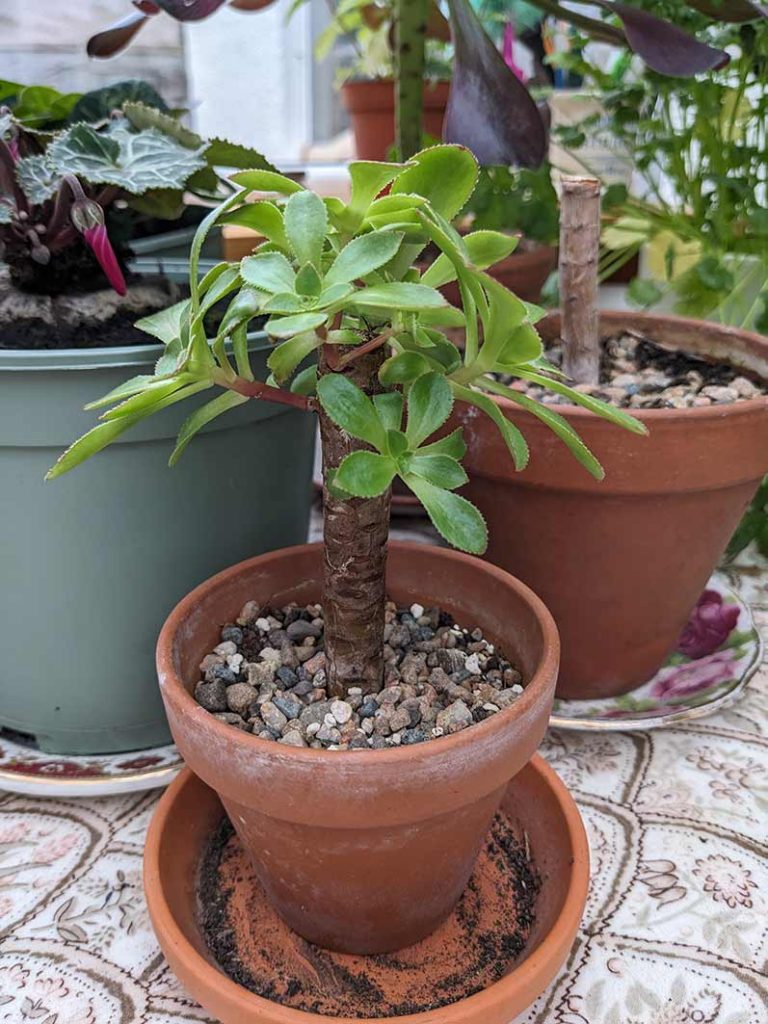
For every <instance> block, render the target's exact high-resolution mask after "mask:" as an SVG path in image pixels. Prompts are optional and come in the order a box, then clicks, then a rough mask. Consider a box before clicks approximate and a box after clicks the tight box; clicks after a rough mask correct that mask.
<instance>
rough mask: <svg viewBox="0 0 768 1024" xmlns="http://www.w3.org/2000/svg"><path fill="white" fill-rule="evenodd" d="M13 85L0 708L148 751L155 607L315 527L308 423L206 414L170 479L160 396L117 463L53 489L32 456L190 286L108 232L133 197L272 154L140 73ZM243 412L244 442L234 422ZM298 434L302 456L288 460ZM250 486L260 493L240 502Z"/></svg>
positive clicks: (71, 742)
mask: <svg viewBox="0 0 768 1024" xmlns="http://www.w3.org/2000/svg"><path fill="white" fill-rule="evenodd" d="M15 95H18V96H19V97H20V102H18V103H14V110H13V111H12V110H9V109H7V108H6V109H4V110H3V113H2V116H0V238H1V239H2V243H3V258H4V261H5V265H4V267H3V268H2V269H1V270H0V280H1V281H2V285H0V386H1V387H2V409H3V421H2V427H1V428H0V437H2V445H1V446H0V461H1V462H2V471H3V475H4V479H5V480H6V481H8V486H6V487H5V488H4V489H3V499H2V510H3V516H4V520H5V522H6V524H7V529H6V530H5V531H4V539H3V541H2V551H0V559H2V563H3V567H4V572H5V579H6V581H7V586H6V591H5V593H6V596H7V602H6V605H5V606H4V609H3V622H2V643H3V649H4V651H5V659H6V661H5V664H6V669H5V672H4V674H3V683H2V700H0V724H2V725H3V726H5V727H9V728H11V729H13V730H14V731H15V732H19V733H23V734H25V735H27V736H31V737H33V738H34V739H35V740H36V741H37V743H38V744H39V746H40V747H41V748H42V749H43V750H46V751H50V752H55V753H103V752H108V751H117V750H139V749H144V748H146V747H149V746H152V745H156V744H158V743H163V742H167V741H168V738H169V734H168V729H167V723H166V720H165V716H164V714H163V709H162V706H161V703H160V701H159V699H158V697H157V694H156V690H155V687H154V686H153V684H152V646H153V639H154V625H155V623H156V621H157V618H158V616H162V615H163V614H164V613H165V612H166V611H167V609H168V608H169V607H170V606H171V605H172V604H173V602H174V601H175V600H176V599H177V598H178V597H179V595H180V594H181V593H182V592H183V591H184V589H185V588H187V587H188V586H190V585H192V584H193V583H195V582H197V581H199V580H200V579H202V578H204V577H205V576H206V575H207V574H208V573H210V572H211V571H212V570H213V569H214V568H216V567H218V566H219V565H220V564H221V563H222V560H227V559H231V558H233V557H235V558H236V557H238V556H239V555H244V554H247V553H251V552H253V551H254V550H256V549H266V548H268V547H272V546H275V544H284V543H286V542H292V541H299V540H302V539H303V538H304V537H305V536H306V528H307V522H308V515H309V503H310V479H311V447H312V432H311V428H310V427H309V426H307V425H306V424H305V421H304V420H302V419H301V417H297V416H296V415H295V414H291V410H287V409H286V410H283V415H277V416H276V415H274V412H275V411H276V410H264V409H263V408H258V407H256V406H254V407H252V408H249V409H247V410H242V411H241V412H240V414H239V418H237V417H236V418H235V419H234V421H233V422H232V423H231V424H230V425H229V429H226V430H211V431H209V433H208V434H207V435H206V437H205V438H204V442H203V446H202V447H201V448H200V450H199V452H198V453H197V454H196V456H195V461H196V463H197V466H196V469H194V470H193V469H192V468H191V467H190V469H189V470H187V469H185V470H184V471H183V472H182V474H181V475H178V476H177V477H176V478H175V479H173V480H169V479H168V477H167V475H166V474H165V473H164V472H162V471H161V472H158V470H159V469H160V470H162V463H163V459H162V455H161V453H160V448H161V445H158V444H157V441H158V440H160V439H162V438H164V437H168V436H170V434H172V433H174V432H175V431H176V430H177V429H178V426H179V424H180V423H181V422H182V420H183V413H181V412H180V410H175V409H168V411H167V412H166V413H165V414H164V416H163V417H161V418H160V419H158V420H157V421H156V423H155V424H154V425H153V427H152V429H145V430H144V431H143V432H141V433H139V434H138V435H137V436H136V437H135V438H134V439H133V440H132V442H131V443H129V444H125V445H120V446H119V447H118V450H117V452H116V461H115V462H113V463H111V464H109V465H107V464H105V463H103V464H102V465H98V464H94V465H93V466H90V467H88V470H87V475H86V477H85V478H84V479H83V481H82V483H81V486H80V487H78V488H70V487H66V486H65V487H64V488H62V490H61V491H60V492H59V493H58V494H51V493H50V490H49V489H46V488H44V487H42V484H41V475H40V474H41V465H42V464H45V463H48V462H49V461H50V452H51V449H52V448H53V449H55V448H56V447H57V446H59V445H60V444H61V441H62V439H63V438H66V437H67V436H70V435H71V433H72V431H73V430H76V429H77V424H78V423H79V422H82V420H81V416H82V414H80V413H77V412H76V411H75V410H76V408H77V407H78V406H82V405H83V404H84V402H86V401H87V400H88V398H89V396H90V395H92V394H93V388H94V385H97V384H101V385H103V386H107V387H109V386H114V385H115V384H116V383H117V382H118V381H119V380H120V379H122V377H123V375H124V373H125V368H126V367H134V368H135V370H136V372H142V373H148V374H150V375H151V373H152V372H153V369H154V367H155V364H156V363H157V360H158V359H159V358H160V357H161V355H162V349H161V348H160V346H159V342H160V341H162V338H163V337H167V331H168V330H169V329H171V328H170V324H171V323H172V322H173V316H172V315H170V319H169V321H168V322H167V323H166V324H165V326H163V325H162V324H161V325H159V326H155V327H154V328H152V331H154V332H156V333H151V331H150V333H147V331H145V330H142V327H143V326H144V324H143V323H142V321H141V320H140V321H139V326H138V328H137V327H135V326H134V321H135V320H136V319H137V318H140V317H143V316H145V315H147V314H149V315H151V314H154V313H156V312H157V311H158V310H159V309H164V308H166V307H168V305H169V304H173V303H174V302H176V301H179V300H181V301H183V296H184V292H183V289H182V287H181V286H180V284H179V283H178V282H174V281H170V280H169V279H168V278H167V277H165V276H163V275H160V274H158V273H154V274H150V275H148V276H145V277H141V276H139V275H137V274H135V273H134V272H132V271H131V270H130V264H128V263H127V262H126V249H125V247H124V245H120V244H118V243H116V245H115V246H113V245H112V241H111V236H110V233H109V232H110V230H112V229H113V227H114V228H117V227H119V226H120V225H121V224H122V225H124V224H125V222H126V219H127V218H126V215H127V214H128V212H129V211H128V207H133V206H134V205H135V206H138V207H139V208H140V209H142V210H144V211H146V210H155V211H157V210H166V211H169V210H171V209H173V210H180V209H181V208H182V207H183V203H182V197H183V192H184V190H185V189H188V188H195V189H196V190H197V191H198V192H199V194H201V195H202V196H204V197H205V198H207V199H208V201H209V202H210V201H211V200H212V199H215V198H216V197H219V198H220V197H221V196H222V195H226V194H227V192H228V191H231V187H230V186H227V185H226V184H225V183H224V182H223V180H222V179H220V178H219V176H218V174H217V173H216V172H215V169H214V165H215V164H216V163H218V162H219V160H221V159H225V160H226V161H227V162H228V163H230V164H231V163H236V162H237V161H238V159H239V160H242V159H243V156H244V155H246V154H247V160H248V162H249V163H255V164H257V165H258V164H259V163H261V164H262V165H263V166H268V165H267V164H266V163H265V162H264V161H263V160H262V159H261V158H260V157H259V155H258V154H257V153H254V152H253V151H246V150H243V149H240V148H238V147H228V146H227V144H224V143H221V142H212V143H208V142H205V141H203V140H202V139H199V138H198V137H197V136H195V135H194V134H193V133H191V132H189V131H188V130H187V129H185V128H184V127H183V126H182V125H181V124H180V123H179V121H178V120H177V119H176V118H174V117H173V116H171V115H170V114H169V113H167V112H165V111H163V110H161V109H160V108H159V107H157V106H150V105H148V104H147V103H146V102H143V101H144V100H151V99H152V97H151V96H149V95H148V94H147V92H146V91H145V90H144V87H143V86H139V85H138V84H137V83H122V84H121V85H120V87H117V88H114V89H111V90H110V89H106V90H99V91H98V92H97V93H95V94H89V95H86V96H82V97H71V96H70V97H63V98H62V97H61V96H60V94H56V93H55V90H44V89H42V90H41V89H40V88H36V89H32V90H27V89H25V90H22V91H21V92H19V93H17V94H15ZM46 104H47V105H48V106H46ZM54 107H55V109H54ZM49 115H50V116H49ZM72 117H74V118H79V117H83V118H86V120H76V121H75V123H69V121H70V119H71V118H72ZM33 120H35V121H36V124H37V125H38V126H37V127H33V125H32V121H33ZM107 225H109V229H108V227H107ZM154 269H155V270H156V269H157V268H156V267H155V268H154ZM109 285H111V286H112V287H111V288H109ZM224 295H226V281H221V282H220V284H219V297H221V296H224ZM215 298H216V293H212V294H211V295H209V301H210V304H211V305H212V304H213V302H214V300H215ZM157 334H159V335H160V337H157ZM252 345H253V347H254V349H255V350H256V351H257V352H261V353H262V354H261V355H255V358H256V359H261V360H263V359H264V358H266V351H265V339H264V338H263V336H261V337H259V336H255V337H254V338H253V339H252ZM192 391H194V389H190V391H189V392H188V393H192ZM183 397H184V395H179V396H176V397H175V400H180V399H181V398H183ZM167 404H171V403H167ZM257 424H258V429H256V426H257ZM246 428H247V440H245V441H244V442H243V443H244V445H245V448H244V447H243V445H241V444H240V443H239V441H238V443H237V444H235V439H238V438H240V436H241V434H242V432H243V430H246ZM289 437H290V438H291V439H292V442H293V444H294V452H295V455H294V458H293V459H292V460H290V461H285V460H283V459H282V457H281V456H280V455H279V452H280V448H281V446H282V445H283V444H284V443H285V442H286V441H287V439H288V438H289ZM243 457H245V458H248V459H250V460H251V461H253V462H254V463H259V464H261V465H262V466H263V467H264V470H265V473H267V474H268V475H269V477H270V481H271V482H270V492H269V494H266V493H265V489H264V487H263V485H262V484H261V483H260V482H259V481H257V480H255V479H254V480H252V481H251V482H247V483H244V482H238V481H237V472H236V467H237V465H238V460H239V459H241V458H243ZM118 464H121V466H122V469H120V471H118ZM201 481H202V482H203V484H202V485H201ZM139 482H140V484H141V490H140V491H138V490H137V487H138V485H139ZM242 504H245V505H247V506H249V507H250V508H252V509H253V513H252V515H251V516H249V517H248V518H247V519H246V518H244V517H243V516H242V515H241V506H242ZM214 515H216V517H217V521H218V522H219V524H220V531H219V532H217V534H216V536H215V538H211V537H208V536H207V533H206V530H205V525H204V524H205V523H206V522H207V521H209V520H210V519H211V518H212V517H213V516H214ZM20 536H23V537H27V538H30V540H29V542H28V543H19V540H18V538H19V537H20ZM139 552H141V558H140V559H139V558H138V557H137V555H138V553H139ZM41 580H45V585H44V586H41V583H40V581H41ZM30 609H35V612H34V614H30ZM40 622H45V623H46V626H45V629H44V631H43V634H42V638H41V632H40ZM64 650H67V651H68V652H69V656H68V664H67V669H66V671H64V672H63V671H62V664H61V657H62V651H64ZM31 651H34V652H35V654H34V657H32V656H31V655H30V652H31Z"/></svg>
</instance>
